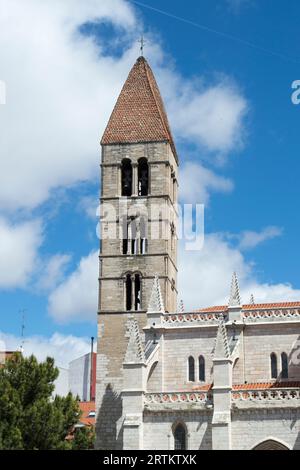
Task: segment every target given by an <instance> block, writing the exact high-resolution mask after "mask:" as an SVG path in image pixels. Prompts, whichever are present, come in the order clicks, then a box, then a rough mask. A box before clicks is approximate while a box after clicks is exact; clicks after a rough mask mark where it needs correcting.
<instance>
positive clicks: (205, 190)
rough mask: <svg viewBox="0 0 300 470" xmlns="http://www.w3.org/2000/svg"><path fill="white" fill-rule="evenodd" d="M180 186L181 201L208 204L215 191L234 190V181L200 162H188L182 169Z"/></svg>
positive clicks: (225, 191)
mask: <svg viewBox="0 0 300 470" xmlns="http://www.w3.org/2000/svg"><path fill="white" fill-rule="evenodd" d="M179 188H180V194H179V196H180V199H181V201H183V202H185V203H196V202H197V203H198V204H207V203H208V202H209V198H210V195H211V193H212V192H213V191H214V192H224V193H227V192H230V191H232V190H233V182H232V181H231V180H230V179H228V178H224V177H222V176H219V175H217V174H216V173H214V172H212V171H211V170H209V169H207V168H204V167H203V166H202V165H199V164H198V163H193V162H188V163H185V164H184V165H183V167H182V168H181V170H180V185H179Z"/></svg>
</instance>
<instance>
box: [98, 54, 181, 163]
mask: <svg viewBox="0 0 300 470" xmlns="http://www.w3.org/2000/svg"><path fill="white" fill-rule="evenodd" d="M139 142H169V143H170V145H171V147H172V150H173V152H174V155H175V158H177V154H176V149H175V145H174V140H173V137H172V133H171V129H170V125H169V121H168V117H167V113H166V110H165V107H164V104H163V100H162V97H161V94H160V91H159V88H158V85H157V83H156V80H155V77H154V75H153V72H152V70H151V68H150V66H149V64H148V62H147V61H146V59H145V58H144V57H139V58H138V59H137V61H136V63H135V65H134V66H133V68H132V69H131V71H130V73H129V75H128V78H127V80H126V82H125V85H124V86H123V89H122V91H121V93H120V95H119V98H118V100H117V103H116V105H115V107H114V110H113V112H112V114H111V117H110V119H109V122H108V125H107V127H106V129H105V131H104V134H103V137H102V140H101V144H102V145H106V144H125V143H139Z"/></svg>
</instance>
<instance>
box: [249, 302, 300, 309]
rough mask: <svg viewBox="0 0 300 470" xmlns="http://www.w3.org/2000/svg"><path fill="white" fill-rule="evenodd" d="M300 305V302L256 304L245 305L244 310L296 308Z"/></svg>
mask: <svg viewBox="0 0 300 470" xmlns="http://www.w3.org/2000/svg"><path fill="white" fill-rule="evenodd" d="M294 307H300V302H280V303H272V304H254V305H243V310H260V309H268V308H294Z"/></svg>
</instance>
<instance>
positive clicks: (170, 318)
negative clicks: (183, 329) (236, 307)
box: [163, 312, 226, 327]
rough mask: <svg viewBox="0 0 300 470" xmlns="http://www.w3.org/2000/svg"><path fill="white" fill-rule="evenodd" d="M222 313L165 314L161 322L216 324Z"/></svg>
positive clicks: (178, 324) (171, 323) (183, 324)
mask: <svg viewBox="0 0 300 470" xmlns="http://www.w3.org/2000/svg"><path fill="white" fill-rule="evenodd" d="M224 315H225V314H223V313H201V312H199V313H198V312H197V313H174V314H167V315H165V316H164V318H163V323H164V324H166V325H167V326H171V327H172V326H175V327H176V326H191V325H197V326H199V325H210V324H211V325H218V324H219V322H220V319H221V318H224ZM225 320H226V318H225Z"/></svg>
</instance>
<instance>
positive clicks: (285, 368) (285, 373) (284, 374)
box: [281, 353, 289, 379]
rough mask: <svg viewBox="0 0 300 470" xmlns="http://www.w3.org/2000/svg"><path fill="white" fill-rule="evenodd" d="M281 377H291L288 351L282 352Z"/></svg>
mask: <svg viewBox="0 0 300 470" xmlns="http://www.w3.org/2000/svg"><path fill="white" fill-rule="evenodd" d="M281 378H282V379H288V378H289V364H288V357H287V354H286V353H282V354H281Z"/></svg>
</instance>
